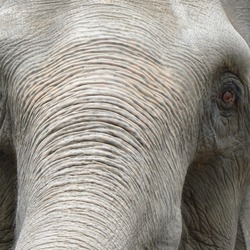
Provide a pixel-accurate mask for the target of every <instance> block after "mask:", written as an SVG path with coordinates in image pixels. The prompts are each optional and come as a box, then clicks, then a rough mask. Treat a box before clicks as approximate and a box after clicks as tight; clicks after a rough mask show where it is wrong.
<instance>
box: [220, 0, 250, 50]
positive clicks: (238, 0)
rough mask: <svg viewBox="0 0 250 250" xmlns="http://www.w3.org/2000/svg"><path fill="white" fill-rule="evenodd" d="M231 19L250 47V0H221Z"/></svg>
mask: <svg viewBox="0 0 250 250" xmlns="http://www.w3.org/2000/svg"><path fill="white" fill-rule="evenodd" d="M221 3H222V6H223V8H224V10H225V12H226V15H227V16H228V19H229V21H230V22H231V23H232V25H233V26H234V28H235V30H236V31H237V32H238V33H239V34H240V35H241V36H242V37H243V38H244V39H245V41H246V42H247V44H248V46H249V48H250V0H221Z"/></svg>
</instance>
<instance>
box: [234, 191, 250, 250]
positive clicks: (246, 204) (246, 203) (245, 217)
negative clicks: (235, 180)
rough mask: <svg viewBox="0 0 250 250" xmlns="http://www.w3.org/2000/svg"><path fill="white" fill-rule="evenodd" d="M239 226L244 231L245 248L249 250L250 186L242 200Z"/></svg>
mask: <svg viewBox="0 0 250 250" xmlns="http://www.w3.org/2000/svg"><path fill="white" fill-rule="evenodd" d="M239 228H240V230H241V231H242V232H241V233H242V236H243V237H242V238H243V239H242V240H243V241H244V245H245V248H246V249H247V250H249V249H250V186H249V187H248V191H247V193H246V195H245V198H244V200H243V202H242V207H241V213H240V219H239ZM238 238H241V237H239V231H238ZM236 245H237V244H236ZM236 249H237V248H236ZM239 249H241V248H239Z"/></svg>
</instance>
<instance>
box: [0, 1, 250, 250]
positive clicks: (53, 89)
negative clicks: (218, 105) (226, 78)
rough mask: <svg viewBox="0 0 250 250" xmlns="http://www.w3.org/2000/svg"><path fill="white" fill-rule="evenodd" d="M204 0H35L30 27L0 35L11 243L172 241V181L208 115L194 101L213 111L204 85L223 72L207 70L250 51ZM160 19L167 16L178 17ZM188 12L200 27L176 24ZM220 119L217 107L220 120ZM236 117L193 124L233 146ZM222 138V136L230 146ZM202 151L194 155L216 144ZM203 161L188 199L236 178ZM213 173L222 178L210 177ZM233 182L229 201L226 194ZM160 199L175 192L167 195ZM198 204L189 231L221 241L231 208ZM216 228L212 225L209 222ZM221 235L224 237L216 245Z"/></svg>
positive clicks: (176, 227)
mask: <svg viewBox="0 0 250 250" xmlns="http://www.w3.org/2000/svg"><path fill="white" fill-rule="evenodd" d="M21 2H23V1H20V2H19V1H16V5H15V6H14V9H15V8H16V9H17V10H19V9H18V8H17V7H18V6H19V3H21ZM200 2H202V3H204V7H202V8H200V9H197V7H198V5H199V3H198V2H197V1H193V2H191V1H186V2H184V1H168V2H167V3H166V1H165V2H163V1H162V2H161V1H159V2H157V3H155V4H152V5H153V7H152V8H153V9H154V10H157V9H158V10H159V11H157V12H156V13H155V12H154V11H152V9H150V7H149V5H148V6H147V4H148V3H150V2H149V1H147V0H146V1H139V2H138V1H137V2H136V1H129V2H128V1H109V2H106V3H107V4H106V6H105V8H104V7H102V5H101V3H102V1H94V2H92V3H93V4H91V5H89V6H86V8H85V6H84V5H82V6H77V1H70V2H69V3H66V1H61V2H60V3H59V4H58V6H57V5H56V1H48V2H44V1H40V2H39V3H37V4H35V2H34V3H33V4H31V6H29V8H28V9H27V11H26V12H25V13H24V19H23V20H21V21H20V24H22V23H23V22H27V23H29V22H30V23H31V25H30V29H29V30H28V31H27V30H24V31H23V32H24V33H25V32H26V34H24V33H23V35H22V32H21V31H19V32H17V34H16V35H15V36H14V35H13V36H10V39H9V41H2V39H0V42H1V46H0V48H3V49H1V52H0V53H1V57H0V65H1V71H2V72H4V74H3V76H2V78H3V81H4V84H5V85H8V93H7V94H8V103H9V107H10V116H11V120H12V121H19V123H18V122H16V123H13V125H12V126H13V133H12V140H13V144H14V147H15V150H16V154H17V159H18V162H17V170H18V187H19V190H21V191H22V192H21V191H20V195H19V196H18V206H17V218H16V220H17V223H16V224H17V227H16V240H17V246H16V248H17V249H31V248H36V247H37V248H38V247H39V248H41V249H46V248H48V247H49V248H51V249H53V248H55V246H56V247H57V248H58V249H62V248H63V247H64V246H65V244H68V247H69V248H72V249H73V248H84V249H95V248H96V249H109V250H110V249H127V250H130V249H131V250H132V249H133V250H134V249H135V250H141V249H150V250H151V249H158V248H162V249H165V248H166V246H168V247H170V248H171V247H173V249H176V248H177V245H178V244H179V236H180V232H181V230H182V229H181V211H180V209H181V208H180V204H181V193H182V190H181V189H182V186H183V182H184V178H185V173H186V170H187V168H188V166H189V164H190V163H192V160H195V158H194V157H195V156H196V155H195V154H196V150H199V147H198V146H196V144H197V140H198V139H200V138H199V134H198V132H197V130H198V129H197V128H198V126H202V125H203V124H204V123H205V121H206V117H202V118H200V113H202V112H203V110H204V109H206V110H207V111H208V113H209V111H213V110H212V109H211V105H207V104H209V103H206V102H205V101H204V100H203V98H204V95H205V96H206V97H207V99H208V100H209V101H211V100H210V94H211V93H210V88H211V86H214V85H215V84H220V82H219V81H218V82H216V83H215V82H214V81H215V80H214V78H213V77H212V76H214V72H215V71H216V72H220V69H221V68H220V67H219V69H218V65H219V66H221V65H222V64H223V65H224V66H223V67H225V68H227V69H228V70H230V71H232V72H236V70H235V66H234V65H233V63H231V61H230V58H233V57H234V56H235V59H234V60H235V61H234V63H235V64H237V62H238V61H239V60H240V61H244V60H245V61H246V58H247V56H248V55H247V53H244V52H245V47H246V46H245V47H244V45H243V43H242V39H238V38H239V36H237V35H236V34H235V31H234V29H233V28H232V27H231V26H230V25H229V24H228V23H227V22H226V18H225V17H224V14H223V11H222V12H221V11H220V10H221V9H220V8H218V10H217V11H213V10H215V9H217V7H218V5H219V4H217V1H216V2H215V4H211V3H208V2H206V1H200ZM29 3H31V2H29V1H28V2H27V3H23V4H27V6H28V4H29ZM82 3H84V1H83V2H82ZM192 3H193V4H192ZM49 4H50V5H49ZM126 4H127V6H126ZM169 4H170V7H172V9H171V8H169ZM187 4H189V7H188V5H187ZM24 6H25V5H24ZM48 6H51V7H50V9H49V8H48ZM150 6H151V5H150ZM175 6H176V7H175ZM56 7H58V9H57V8H56ZM133 7H137V9H136V11H135V10H134V9H133ZM208 7H210V8H208ZM66 8H68V11H67V12H64V11H65V10H66ZM197 10H198V13H197V12H196V11H197ZM164 11H166V13H165V12H164ZM172 12H174V13H172ZM29 13H30V15H29ZM44 13H47V15H46V18H42V17H44ZM195 13H197V15H195ZM217 15H218V16H221V18H220V22H219V23H218V21H216V20H215V17H217ZM14 16H15V15H14V14H13V17H14ZM13 17H12V20H11V22H10V23H12V22H14V20H13ZM62 17H64V18H63V19H62ZM114 19H115V20H116V22H114ZM4 20H7V19H4ZM41 20H42V21H41ZM176 20H179V23H178V22H177V21H176ZM199 20H200V22H201V24H199ZM184 22H185V25H183V24H184ZM169 23H170V24H172V23H175V24H173V26H171V27H172V29H173V30H170V29H168V25H169ZM203 24H207V25H208V26H209V27H213V28H211V29H209V28H208V29H206V28H204V27H202V25H203ZM187 25H194V27H195V28H194V29H185V27H186V26H187ZM217 26H218V27H217ZM192 27H193V26H192ZM205 27H206V26H205ZM221 27H223V28H221ZM17 29H18V27H17ZM33 30H34V31H35V30H37V32H34V33H33V32H32V31H33ZM213 30H215V31H216V32H217V33H218V34H217V33H216V32H212V31H213ZM51 34H53V37H52V36H51ZM0 36H1V33H0ZM96 37H101V38H98V39H96ZM3 39H4V38H3ZM191 40H192V43H191V44H190V41H191ZM204 44H209V45H211V46H206V47H205V46H204ZM232 45H233V46H232ZM232 47H234V49H233V51H232ZM243 54H244V55H243ZM72 58H74V59H72ZM211 62H213V63H211ZM225 65H226V66H225ZM239 65H240V64H239ZM223 67H222V68H223ZM244 68H245V71H246V68H247V66H244ZM232 69H233V70H232ZM221 71H222V70H221ZM243 71H244V69H243ZM212 78H213V79H212ZM59 103H60V104H59ZM210 109H211V110H210ZM215 113H216V112H211V114H210V118H211V117H212V118H215V117H213V114H215ZM203 118H204V119H203ZM220 118H221V116H220V114H218V115H217V116H216V118H215V120H216V121H218V122H220ZM233 122H234V120H233ZM233 122H232V123H230V122H228V123H222V122H220V123H219V124H218V126H217V124H215V123H214V120H213V121H212V122H211V123H208V127H206V128H204V129H201V131H199V133H203V132H204V134H202V135H203V136H205V137H206V136H208V137H210V136H211V137H212V138H213V139H214V140H213V139H212V140H209V138H208V140H207V139H205V140H204V141H205V142H204V144H205V146H204V145H202V146H204V147H205V149H204V150H207V151H209V150H210V148H209V147H208V144H209V143H210V141H212V142H213V141H214V142H215V143H218V144H219V143H220V142H221V145H219V146H220V147H221V148H222V149H221V151H220V152H219V153H220V154H224V155H226V154H229V153H230V151H229V150H228V151H227V152H226V150H224V151H223V145H224V144H225V141H223V140H222V139H221V138H220V137H218V136H217V135H218V131H219V132H220V131H221V130H222V129H223V128H226V126H231V125H232V124H234V123H233ZM238 123H239V121H238ZM210 125H211V126H212V128H210V127H209V126H210ZM233 129H234V128H232V129H229V130H228V131H229V132H230V133H232V131H234V130H233ZM195 131H196V132H195ZM207 131H210V132H211V133H209V132H208V133H207ZM235 131H236V130H235ZM238 131H239V129H238ZM238 131H237V133H238ZM229 139H230V140H231V141H230V140H228V141H229V144H228V145H231V146H232V145H233V146H232V148H233V149H238V148H237V147H236V146H235V143H234V144H233V143H232V140H233V139H232V138H229ZM234 139H235V140H236V141H237V138H236V137H235V138H234ZM230 143H231V144H230ZM237 143H238V144H237V145H240V143H239V142H238V141H237ZM212 146H214V145H212ZM206 147H207V148H206ZM212 149H214V148H212ZM224 149H225V148H224ZM216 150H217V149H216ZM218 151H219V150H217V151H216V153H217V154H218V155H219V153H218ZM206 157H207V158H206V159H202V160H203V161H205V160H207V159H209V157H211V158H213V155H212V156H210V155H208V156H206ZM204 158H205V157H204ZM218 159H220V158H218ZM234 161H236V165H234V166H233V164H231V162H227V164H228V167H229V168H230V167H232V169H234V168H233V167H236V168H237V167H238V161H237V159H236V156H235V159H234ZM197 162H198V160H197V161H196V162H195V163H197ZM231 165H232V166H231ZM180 166H181V167H182V168H181V169H180ZM200 167H201V169H202V168H203V169H204V167H208V168H211V171H210V172H209V171H208V172H207V173H206V174H207V177H208V179H211V180H210V181H208V186H209V189H208V190H207V191H202V189H201V187H202V185H204V183H205V182H206V181H207V179H206V178H204V176H203V175H201V176H198V177H197V182H199V183H201V184H200V185H201V186H200V189H199V190H198V191H200V192H198V194H196V197H195V196H193V197H192V194H191V195H190V196H188V198H189V197H191V199H193V200H195V199H196V200H197V199H198V198H199V199H200V200H202V199H203V198H204V197H207V196H209V195H210V198H211V200H212V201H213V202H215V204H216V205H217V206H218V207H219V206H222V205H223V200H220V195H219V192H218V193H216V192H215V193H214V195H211V192H209V191H210V190H212V189H213V188H214V187H216V185H218V186H220V187H227V186H229V187H230V186H232V185H233V183H234V182H235V179H237V178H239V179H240V177H237V178H236V175H235V174H234V173H235V172H233V173H232V178H231V179H230V176H231V175H230V173H228V174H226V173H224V172H223V171H224V169H222V170H221V172H220V170H218V169H217V168H216V166H215V165H214V164H213V163H211V164H208V165H207V166H202V165H200ZM229 172H230V171H229ZM218 174H219V175H221V179H219V178H218V182H219V184H218V182H216V180H214V179H213V176H215V177H217V175H218ZM205 177H206V176H205ZM227 179H229V180H227ZM242 180H244V178H243V177H242ZM110 183H111V184H110ZM233 188H234V187H233ZM233 188H232V190H231V191H232V193H230V194H227V197H224V199H225V202H226V201H227V198H228V197H229V198H230V197H234V198H235V196H236V190H235V189H233ZM235 188H236V187H235ZM215 191H216V190H215ZM110 193H111V194H110ZM231 194H232V196H230V195H231ZM55 198H56V199H55ZM74 201H77V202H76V203H74ZM205 201H206V202H208V200H205ZM167 202H169V203H168V204H174V205H173V206H170V207H168V206H167V205H168V204H167ZM193 206H194V207H191V208H188V209H187V211H191V213H193V217H194V219H197V221H198V223H197V228H195V229H196V230H193V234H194V235H195V236H196V238H195V239H196V240H197V241H198V246H197V248H198V247H199V248H200V249H202V247H204V245H202V243H204V242H205V243H206V242H207V244H208V245H209V246H210V247H211V248H213V247H216V246H217V248H219V247H223V246H226V247H225V249H226V248H227V247H228V246H229V243H228V242H229V241H230V239H229V238H228V237H226V235H224V234H223V230H224V228H222V227H221V223H219V222H220V219H221V218H222V217H223V216H224V217H225V219H226V220H228V218H230V214H226V212H228V209H225V214H223V215H221V214H219V213H218V214H216V215H215V216H214V220H208V215H207V214H208V213H209V209H208V207H209V206H208V205H207V204H205V203H204V204H202V205H199V204H197V203H194V205H193ZM41 215H42V216H41ZM162 221H167V222H168V223H162ZM201 221H202V222H204V224H207V225H208V228H205V229H204V231H206V230H207V231H206V232H208V234H209V233H211V234H210V235H209V236H211V238H212V239H211V240H210V237H209V238H208V239H206V238H205V236H206V235H204V234H203V230H202V224H201ZM230 223H231V222H230ZM59 227H60V229H61V230H58V228H59ZM213 227H215V228H217V234H216V233H214V234H213V235H212V230H211V228H213ZM228 227H229V229H228V231H229V232H230V233H231V232H232V231H233V230H231V228H230V225H229V226H228ZM78 228H81V230H77V229H78ZM142 228H143V229H144V230H143V231H142V230H141V229H142ZM88 230H89V231H88ZM48 231H50V233H51V234H50V235H48ZM73 232H74V234H73ZM221 232H222V233H221ZM220 234H221V235H220ZM30 235H32V237H31V238H30ZM67 235H68V238H67V237H65V236H67ZM107 235H109V236H110V237H107ZM44 239H46V242H44ZM84 239H86V241H85V242H84ZM217 239H221V241H223V242H221V241H218V242H219V243H218V244H217V245H216V242H215V241H216V240H217ZM184 240H187V239H184ZM188 240H189V239H188ZM103 241H106V242H105V244H103ZM187 244H189V242H188V241H187ZM192 244H194V243H193V242H192ZM192 244H191V245H190V246H192ZM219 244H221V245H220V246H219ZM223 244H224V245H223ZM209 246H208V247H209Z"/></svg>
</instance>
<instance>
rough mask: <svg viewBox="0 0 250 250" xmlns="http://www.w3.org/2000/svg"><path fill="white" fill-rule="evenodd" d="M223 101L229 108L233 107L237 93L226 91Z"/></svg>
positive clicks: (222, 96) (223, 94)
mask: <svg viewBox="0 0 250 250" xmlns="http://www.w3.org/2000/svg"><path fill="white" fill-rule="evenodd" d="M221 99H222V101H223V102H224V103H225V104H226V105H227V106H232V105H233V104H234V102H235V100H236V95H235V92H234V91H231V90H227V91H224V92H223V93H222V95H221Z"/></svg>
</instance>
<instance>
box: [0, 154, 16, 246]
mask: <svg viewBox="0 0 250 250" xmlns="http://www.w3.org/2000/svg"><path fill="white" fill-rule="evenodd" d="M15 209H16V157H15V154H14V153H10V152H9V151H8V153H5V152H4V151H3V150H0V249H1V250H10V249H12V246H13V241H14V229H15V223H14V222H15Z"/></svg>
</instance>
